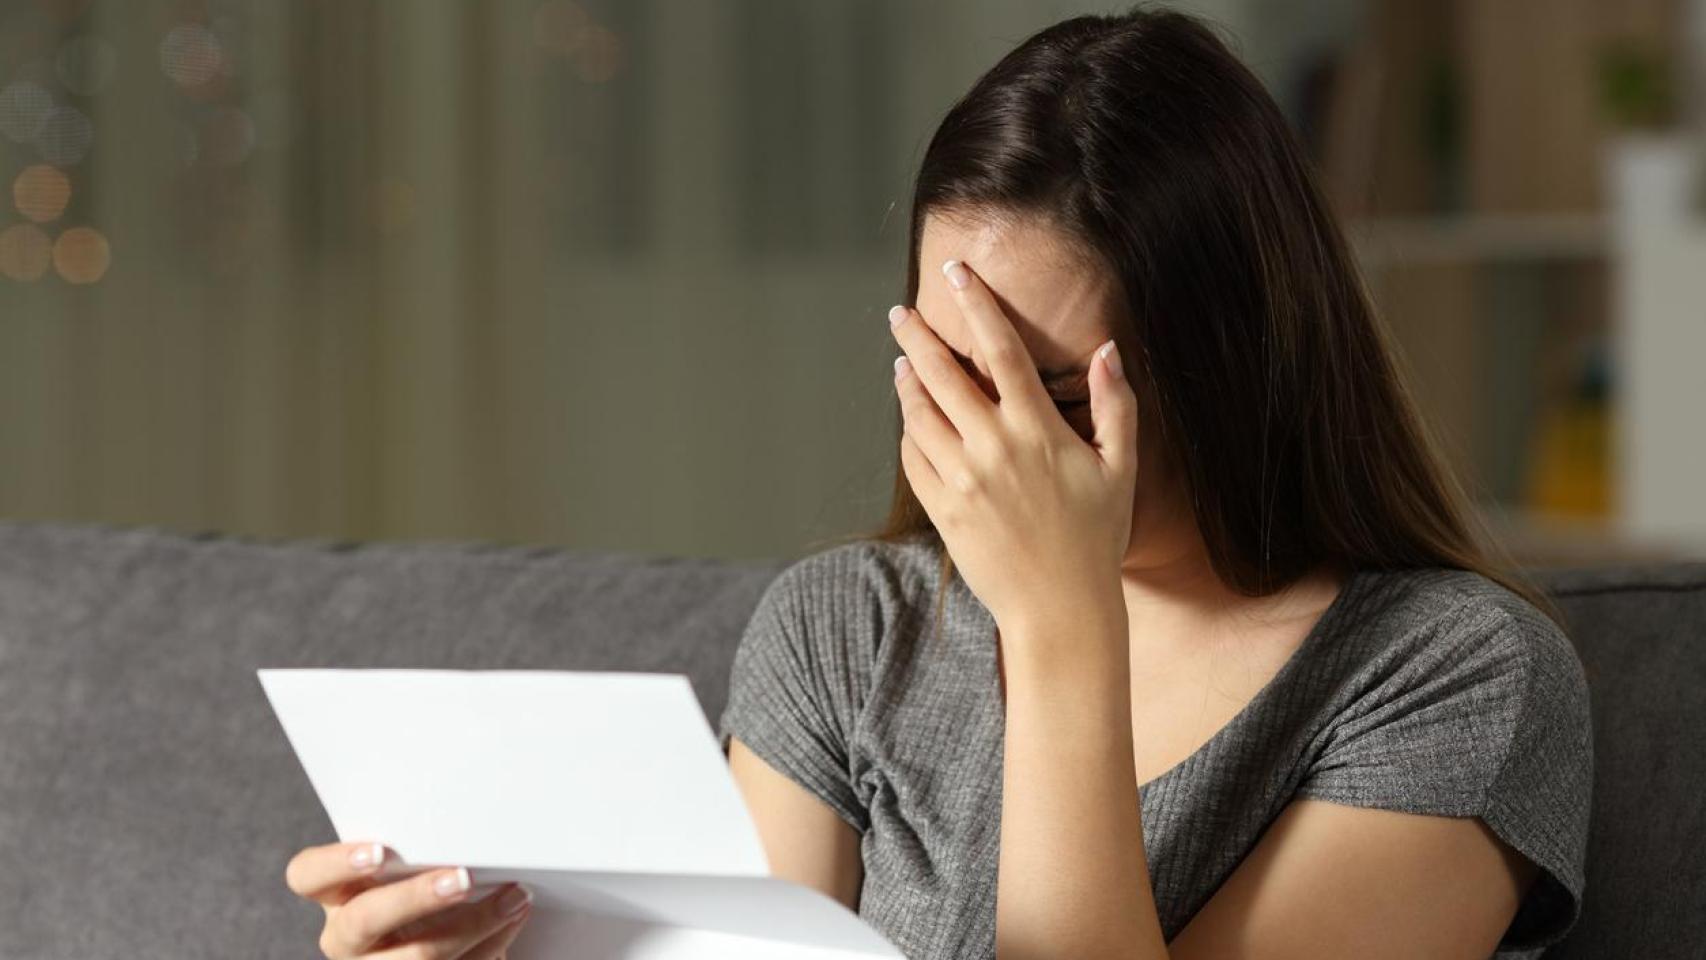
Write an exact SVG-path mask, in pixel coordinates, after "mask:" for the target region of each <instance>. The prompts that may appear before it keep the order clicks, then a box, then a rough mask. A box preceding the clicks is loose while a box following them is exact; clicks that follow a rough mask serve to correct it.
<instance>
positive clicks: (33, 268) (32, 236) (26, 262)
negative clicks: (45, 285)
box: [0, 223, 53, 282]
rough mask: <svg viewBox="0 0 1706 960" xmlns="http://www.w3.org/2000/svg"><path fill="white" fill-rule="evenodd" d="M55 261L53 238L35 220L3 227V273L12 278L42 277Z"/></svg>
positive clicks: (0, 240) (0, 245)
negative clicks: (50, 238) (48, 236)
mask: <svg viewBox="0 0 1706 960" xmlns="http://www.w3.org/2000/svg"><path fill="white" fill-rule="evenodd" d="M51 262H53V241H52V240H49V239H48V238H47V234H45V233H43V232H42V230H41V228H40V227H38V226H36V225H35V224H33V223H14V224H12V225H11V226H9V227H7V228H6V229H5V230H0V274H5V275H6V276H7V277H8V278H9V279H12V280H22V281H26V282H27V281H30V280H37V279H40V278H41V275H42V274H44V273H46V272H47V267H48V264H50V263H51Z"/></svg>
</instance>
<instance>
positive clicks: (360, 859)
mask: <svg viewBox="0 0 1706 960" xmlns="http://www.w3.org/2000/svg"><path fill="white" fill-rule="evenodd" d="M386 860H387V851H386V849H385V847H384V846H383V845H381V844H377V843H331V844H326V845H324V846H317V847H308V848H306V849H304V850H302V851H301V852H299V853H297V854H296V856H294V857H292V858H291V859H290V863H289V865H288V866H287V867H286V868H285V873H284V877H285V883H286V884H287V885H288V886H289V887H290V889H291V890H292V891H293V892H294V893H296V895H297V896H300V897H302V898H304V899H306V900H312V901H314V902H315V903H318V904H319V905H320V906H321V907H323V908H325V911H326V925H325V928H324V929H323V930H322V931H321V933H320V951H321V952H322V953H324V954H325V955H326V956H327V957H328V958H329V960H355V958H364V960H405V958H406V960H498V958H501V957H502V956H503V955H504V951H506V950H508V949H509V945H510V943H511V941H513V940H514V939H515V937H516V934H518V933H520V932H521V927H522V925H523V924H524V923H526V921H527V916H528V913H529V906H530V904H531V903H532V896H531V895H530V894H529V893H528V891H527V890H526V889H525V888H523V887H521V886H518V885H516V884H512V883H509V884H503V885H502V886H500V887H498V889H496V890H495V891H493V892H492V893H491V894H490V895H487V896H485V897H482V898H480V899H479V900H470V899H469V896H470V894H469V887H470V878H469V875H468V871H467V869H466V868H464V867H445V868H440V869H433V870H426V871H422V872H419V873H414V874H411V875H407V876H403V877H401V878H400V879H391V878H388V877H386V876H383V875H382V874H383V868H384V866H385V863H386Z"/></svg>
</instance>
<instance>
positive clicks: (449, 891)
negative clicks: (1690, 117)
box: [320, 867, 497, 960]
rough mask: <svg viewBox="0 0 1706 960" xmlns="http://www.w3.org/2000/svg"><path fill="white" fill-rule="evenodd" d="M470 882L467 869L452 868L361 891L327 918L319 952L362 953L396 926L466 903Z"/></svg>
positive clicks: (341, 958) (335, 956)
mask: <svg viewBox="0 0 1706 960" xmlns="http://www.w3.org/2000/svg"><path fill="white" fill-rule="evenodd" d="M471 883H472V881H471V878H470V877H469V876H468V870H467V868H465V867H456V868H453V869H443V870H428V871H427V872H425V873H422V874H419V875H416V876H413V877H409V878H408V879H406V880H398V881H396V882H394V883H387V884H384V885H382V886H378V887H374V888H372V889H370V890H365V891H363V892H361V893H359V894H356V895H355V896H354V897H351V898H350V900H349V901H348V902H347V903H345V904H344V905H343V906H341V907H338V908H337V909H336V910H333V911H331V913H330V914H329V915H328V916H327V918H326V927H325V930H324V931H322V932H321V934H320V950H321V951H322V952H323V953H325V954H326V956H328V957H330V958H332V960H345V958H350V957H354V956H357V955H359V954H362V953H365V952H366V951H367V950H368V948H370V947H372V946H373V945H374V944H375V943H378V942H379V940H380V938H382V937H384V936H385V935H386V934H388V933H390V932H392V931H393V930H395V929H397V928H398V927H401V926H403V925H404V924H406V923H410V922H412V921H415V920H419V919H420V918H422V917H425V916H427V915H429V914H432V913H436V912H437V911H439V910H443V909H444V908H445V907H448V906H451V905H452V904H457V903H461V902H462V901H464V900H466V899H467V898H468V889H469V887H470V886H471ZM492 899H494V900H495V899H497V898H496V897H494V898H492Z"/></svg>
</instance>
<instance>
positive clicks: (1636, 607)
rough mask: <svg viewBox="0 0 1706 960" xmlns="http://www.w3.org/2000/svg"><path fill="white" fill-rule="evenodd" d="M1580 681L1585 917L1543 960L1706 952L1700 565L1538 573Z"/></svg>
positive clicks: (1705, 711)
mask: <svg viewBox="0 0 1706 960" xmlns="http://www.w3.org/2000/svg"><path fill="white" fill-rule="evenodd" d="M1536 579H1537V580H1538V581H1539V583H1540V585H1541V586H1542V587H1544V588H1545V589H1546V591H1547V592H1548V593H1549V594H1551V595H1552V597H1553V599H1555V600H1556V601H1557V602H1558V606H1559V607H1560V608H1561V609H1562V611H1563V614H1564V618H1565V627H1566V629H1567V632H1568V633H1569V635H1570V638H1571V639H1572V640H1574V641H1575V644H1576V651H1577V653H1578V654H1580V656H1581V658H1582V667H1583V669H1584V670H1585V671H1586V672H1587V678H1588V696H1589V700H1590V704H1591V710H1592V713H1593V726H1594V743H1593V749H1594V802H1593V822H1592V826H1591V828H1590V831H1589V834H1588V862H1587V886H1586V888H1585V889H1584V891H1583V894H1582V917H1581V920H1580V921H1578V923H1577V925H1576V927H1575V929H1574V930H1572V931H1571V933H1570V935H1569V936H1568V937H1567V938H1565V939H1564V940H1563V941H1562V942H1561V943H1559V944H1558V945H1556V946H1555V947H1553V948H1552V949H1551V950H1550V951H1548V952H1547V954H1546V956H1547V958H1548V960H1553V958H1571V960H1574V958H1581V960H1588V958H1601V957H1683V956H1701V955H1703V954H1706V746H1702V739H1701V738H1702V733H1703V731H1706V564H1679V565H1672V566H1664V567H1648V568H1624V569H1616V568H1609V569H1599V570H1565V571H1543V572H1540V573H1538V575H1537V576H1536Z"/></svg>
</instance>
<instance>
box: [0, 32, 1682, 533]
mask: <svg viewBox="0 0 1706 960" xmlns="http://www.w3.org/2000/svg"><path fill="white" fill-rule="evenodd" d="M1175 6H1179V7H1181V8H1183V9H1187V10H1191V11H1193V12H1197V13H1200V14H1202V15H1204V16H1206V17H1208V18H1210V19H1212V20H1213V21H1214V22H1215V23H1216V24H1218V25H1219V28H1220V29H1221V31H1222V32H1223V34H1224V35H1225V36H1226V37H1227V38H1228V39H1229V40H1230V41H1231V42H1232V43H1233V44H1234V46H1235V48H1236V49H1237V50H1238V51H1239V52H1240V53H1241V54H1242V55H1243V56H1244V58H1245V59H1246V61H1247V62H1248V63H1250V64H1251V66H1252V67H1253V68H1254V69H1255V70H1256V71H1257V72H1258V73H1259V74H1260V75H1261V77H1262V78H1263V80H1264V81H1265V82H1266V83H1267V84H1268V86H1269V89H1270V90H1271V91H1272V92H1273V93H1274V95H1275V97H1276V98H1277V99H1278V100H1279V102H1280V103H1281V104H1282V106H1283V107H1284V108H1285V110H1286V112H1287V113H1288V115H1289V116H1290V117H1291V118H1292V120H1293V122H1294V123H1295V125H1296V127H1297V129H1298V131H1299V133H1300V135H1301V136H1303V137H1304V138H1305V139H1306V141H1307V142H1308V144H1309V145H1310V148H1311V150H1312V151H1313V153H1314V155H1315V157H1316V159H1317V161H1318V163H1319V164H1320V167H1321V169H1322V172H1323V176H1324V178H1325V180H1326V182H1327V185H1328V187H1329V189H1330V191H1331V192H1332V194H1333V196H1334V199H1335V202H1336V203H1337V204H1338V207H1339V211H1340V213H1341V214H1342V215H1343V217H1344V218H1345V220H1346V222H1347V224H1348V226H1349V228H1350V230H1351V232H1352V235H1353V237H1354V238H1355V241H1356V245H1357V250H1358V254H1359V256H1360V257H1361V259H1362V261H1363V264H1364V267H1365V269H1366V271H1367V278H1368V281H1369V285H1370V288H1371V290H1372V292H1373V294H1374V296H1375V299H1376V301H1377V303H1378V304H1379V306H1380V308H1381V310H1382V313H1383V315H1384V317H1385V319H1386V321H1387V323H1388V324H1389V325H1390V327H1391V329H1392V332H1393V334H1394V338H1395V340H1396V342H1397V343H1398V344H1399V345H1400V347H1401V349H1402V351H1403V360H1404V362H1405V364H1406V365H1407V367H1408V368H1409V371H1410V373H1411V376H1412V378H1413V381H1414V386H1415V388H1416V393H1417V395H1418V399H1419V400H1420V402H1421V405H1422V407H1423V409H1424V412H1425V414H1426V416H1427V417H1428V419H1429V421H1430V423H1431V424H1432V426H1433V428H1434V429H1435V431H1436V432H1437V433H1438V435H1439V437H1440V439H1441V440H1442V442H1443V444H1444V448H1445V450H1446V452H1447V453H1448V455H1449V456H1450V458H1451V460H1452V462H1453V464H1454V465H1455V466H1456V468H1457V469H1458V470H1459V471H1460V473H1461V475H1462V477H1463V478H1464V480H1465V482H1466V483H1467V484H1468V486H1469V487H1470V489H1471V490H1472V491H1473V492H1474V494H1475V496H1476V497H1477V500H1478V502H1479V503H1480V505H1481V509H1482V510H1483V512H1484V514H1485V516H1486V517H1487V519H1488V521H1489V522H1490V524H1491V525H1492V528H1493V529H1494V530H1495V532H1496V535H1497V536H1498V537H1500V538H1501V539H1502V540H1503V541H1504V542H1505V544H1506V545H1507V546H1508V547H1509V548H1510V549H1511V550H1512V551H1513V552H1514V553H1515V554H1516V555H1517V556H1518V558H1519V559H1521V560H1524V561H1525V562H1529V563H1536V564H1541V563H1579V562H1600V561H1610V560H1614V559H1628V558H1649V557H1650V558H1658V557H1674V556H1702V555H1706V369H1702V365H1703V363H1706V151H1703V150H1702V146H1701V144H1702V140H1703V139H1706V68H1703V64H1706V0H1619V2H1616V3H1611V2H1605V0H1200V2H1196V3H1180V4H1175ZM1120 9H1123V7H1122V6H1119V5H1115V6H1089V5H1079V4H1070V3H1049V2H1040V0H1037V2H1026V0H1000V2H967V0H958V2H934V3H915V2H904V0H813V2H802V0H717V2H688V0H483V2H465V3H454V2H449V0H432V2H429V0H412V2H404V0H0V178H3V183H4V185H5V187H6V189H5V191H4V192H3V193H0V201H3V202H4V210H3V211H0V516H3V517H6V518H15V519H59V520H75V521H88V522H100V523H109V524H121V525H150V526H161V527H166V528H172V529H178V530H184V531H223V532H228V533H237V534H244V535H251V536H260V537H312V538H334V539H345V540H369V539H411V540H418V539H477V540H488V541H500V542H510V543H531V544H552V545H566V546H571V547H576V548H586V549H598V550H614V551H623V552H633V553H649V554H652V553H661V554H678V555H695V556H715V557H761V556H780V555H784V554H793V553H797V552H800V551H801V550H803V549H805V547H806V545H807V544H809V543H811V542H813V541H816V540H819V539H821V538H827V537H830V536H834V535H837V534H840V533H845V532H848V531H852V530H859V529H868V528H871V527H874V526H875V525H876V524H877V523H878V522H879V521H880V520H881V519H882V517H883V516H884V514H885V512H886V508H887V504H888V499H889V495H890V491H891V485H892V481H893V476H894V469H895V467H894V463H895V453H894V447H895V442H896V434H895V417H894V411H893V401H892V396H893V394H892V389H891V385H890V370H889V361H890V358H891V357H892V356H893V354H894V348H893V344H892V339H891V337H890V335H889V333H888V331H887V328H886V324H884V323H883V322H882V320H881V317H882V315H883V313H884V311H885V310H886V309H887V307H888V306H889V305H890V304H891V303H893V302H895V301H896V300H897V299H898V298H899V296H900V293H901V286H902V281H903V276H904V275H903V268H904V257H905V241H906V235H905V227H906V214H907V205H908V202H909V194H908V188H909V178H910V176H911V174H912V172H913V171H914V169H915V168H916V165H917V162H918V160H919V158H920V156H921V154H922V151H923V148H924V146H925V143H926V142H927V140H928V137H929V135H930V133H931V131H932V129H933V128H934V125H935V123H936V122H937V120H938V119H939V118H940V116H941V115H942V113H943V112H944V111H945V110H946V109H947V107H948V105H949V104H950V103H951V102H952V101H953V100H954V99H955V98H956V97H957V96H959V94H960V93H962V92H963V91H964V90H965V88H966V87H967V86H969V84H970V83H971V82H972V80H973V79H974V78H975V77H976V76H977V75H978V74H980V73H981V72H982V71H984V70H985V69H987V68H988V67H989V66H991V65H992V64H993V63H994V62H995V61H996V60H997V59H998V58H999V57H1000V56H1001V55H1002V54H1003V53H1004V52H1006V51H1007V50H1009V49H1011V48H1012V47H1013V46H1014V45H1015V44H1016V43H1018V42H1019V41H1020V40H1021V39H1023V38H1024V37H1025V36H1027V35H1028V34H1030V33H1031V32H1033V31H1035V30H1037V29H1039V28H1041V27H1043V26H1045V25H1047V24H1049V23H1052V22H1055V21H1057V20H1059V19H1062V18H1064V17H1066V16H1070V15H1074V14H1077V13H1084V12H1114V11H1118V10H1120Z"/></svg>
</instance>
